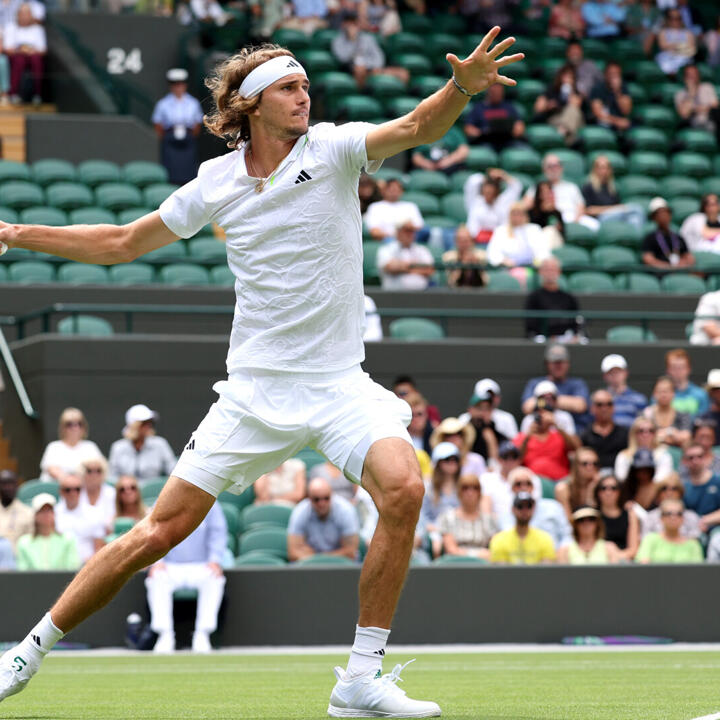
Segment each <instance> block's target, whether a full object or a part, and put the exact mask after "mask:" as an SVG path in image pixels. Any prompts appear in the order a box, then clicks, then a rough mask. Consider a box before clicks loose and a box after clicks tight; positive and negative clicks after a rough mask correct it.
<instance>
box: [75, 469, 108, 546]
mask: <svg viewBox="0 0 720 720" xmlns="http://www.w3.org/2000/svg"><path fill="white" fill-rule="evenodd" d="M107 471H108V463H107V460H106V459H105V458H104V457H103V456H102V455H98V456H97V457H90V458H88V459H87V460H85V461H83V463H82V465H81V466H80V473H81V477H82V481H83V489H82V492H81V493H80V503H81V504H86V505H90V506H91V507H95V508H97V509H98V510H99V511H100V514H101V515H102V518H103V522H104V523H105V529H106V530H107V532H108V533H109V532H110V530H111V528H112V524H113V520H114V519H115V488H114V487H113V486H112V485H108V484H107V483H106V482H105V480H106V478H107Z"/></svg>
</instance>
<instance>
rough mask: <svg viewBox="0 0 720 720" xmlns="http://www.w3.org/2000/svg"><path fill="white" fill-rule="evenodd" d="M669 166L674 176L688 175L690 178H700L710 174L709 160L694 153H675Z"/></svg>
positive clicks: (710, 165)
mask: <svg viewBox="0 0 720 720" xmlns="http://www.w3.org/2000/svg"><path fill="white" fill-rule="evenodd" d="M670 164H671V165H672V171H673V173H674V174H676V175H690V176H691V177H697V178H702V177H707V176H708V175H711V174H712V163H711V161H710V158H709V157H707V156H706V155H701V154H700V153H696V152H679V153H675V155H673V156H672V159H671V161H670Z"/></svg>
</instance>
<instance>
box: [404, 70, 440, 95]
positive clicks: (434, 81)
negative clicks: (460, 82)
mask: <svg viewBox="0 0 720 720" xmlns="http://www.w3.org/2000/svg"><path fill="white" fill-rule="evenodd" d="M445 83H447V78H446V77H443V76H442V75H417V76H415V77H414V78H413V79H412V80H411V82H410V92H411V93H412V94H413V95H417V96H418V97H421V98H426V97H428V96H429V95H432V94H433V93H434V92H436V91H438V90H440V88H442V87H445Z"/></svg>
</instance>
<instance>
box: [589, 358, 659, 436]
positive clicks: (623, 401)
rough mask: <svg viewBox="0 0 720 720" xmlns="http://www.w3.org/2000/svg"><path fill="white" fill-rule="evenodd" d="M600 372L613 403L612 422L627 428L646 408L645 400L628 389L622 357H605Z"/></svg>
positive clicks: (625, 368) (626, 373)
mask: <svg viewBox="0 0 720 720" xmlns="http://www.w3.org/2000/svg"><path fill="white" fill-rule="evenodd" d="M600 372H601V373H602V377H603V381H604V382H605V385H606V388H607V391H608V392H609V393H610V396H611V397H612V400H613V403H614V410H613V418H612V419H613V422H614V423H615V424H616V425H620V426H621V427H624V428H629V427H630V426H631V425H632V424H633V421H634V420H635V418H636V417H637V416H638V415H639V414H640V413H641V412H642V411H643V410H644V409H645V408H646V407H647V404H648V400H647V398H646V397H645V396H644V395H643V394H642V393H640V392H638V391H637V390H633V389H632V388H631V387H628V384H627V379H628V374H629V373H628V365H627V360H625V358H624V357H623V356H622V355H617V354H614V353H613V354H611V355H606V356H605V357H604V358H603V359H602V362H601V363H600Z"/></svg>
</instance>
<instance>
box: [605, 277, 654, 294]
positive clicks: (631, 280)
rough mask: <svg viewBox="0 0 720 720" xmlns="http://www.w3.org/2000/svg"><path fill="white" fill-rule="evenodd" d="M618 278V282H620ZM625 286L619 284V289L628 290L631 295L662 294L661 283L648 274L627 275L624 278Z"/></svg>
mask: <svg viewBox="0 0 720 720" xmlns="http://www.w3.org/2000/svg"><path fill="white" fill-rule="evenodd" d="M620 277H621V276H618V277H617V278H616V280H617V281H618V283H619V281H620ZM623 279H624V281H625V282H624V284H623V285H622V286H621V285H620V284H618V288H619V289H622V290H627V291H628V292H631V293H638V294H646V295H657V294H658V293H660V292H662V289H661V288H660V281H659V280H658V279H657V278H656V277H655V276H654V275H650V274H648V273H627V275H625V276H623Z"/></svg>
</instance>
